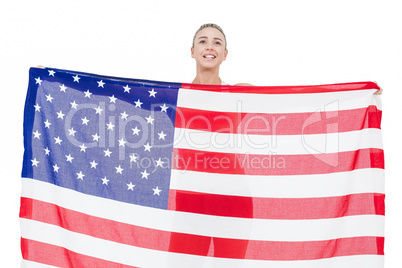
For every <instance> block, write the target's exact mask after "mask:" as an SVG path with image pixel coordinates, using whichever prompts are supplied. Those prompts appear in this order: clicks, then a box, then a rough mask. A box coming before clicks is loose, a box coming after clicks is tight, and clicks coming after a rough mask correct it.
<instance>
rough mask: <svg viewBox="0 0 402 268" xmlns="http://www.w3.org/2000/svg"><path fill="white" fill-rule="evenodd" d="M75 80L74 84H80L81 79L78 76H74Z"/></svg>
mask: <svg viewBox="0 0 402 268" xmlns="http://www.w3.org/2000/svg"><path fill="white" fill-rule="evenodd" d="M73 78H74V82H77V83H79V82H80V79H81V77H78V74H77V75H76V76H73Z"/></svg>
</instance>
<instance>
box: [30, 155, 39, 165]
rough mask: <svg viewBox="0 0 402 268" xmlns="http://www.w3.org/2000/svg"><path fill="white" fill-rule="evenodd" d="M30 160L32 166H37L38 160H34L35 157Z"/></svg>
mask: <svg viewBox="0 0 402 268" xmlns="http://www.w3.org/2000/svg"><path fill="white" fill-rule="evenodd" d="M31 162H32V166H35V167H37V166H38V164H39V161H38V160H36V157H35V158H34V159H32V160H31Z"/></svg>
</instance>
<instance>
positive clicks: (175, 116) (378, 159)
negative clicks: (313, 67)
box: [20, 68, 384, 268]
mask: <svg viewBox="0 0 402 268" xmlns="http://www.w3.org/2000/svg"><path fill="white" fill-rule="evenodd" d="M376 90H378V86H377V85H376V84H375V83H372V82H358V83H344V84H332V85H315V86H282V87H235V86H227V85H225V86H208V85H193V84H181V83H168V82H159V81H149V80H139V79H128V78H117V77H107V76H100V75H95V74H88V73H82V72H75V71H66V70H59V69H50V68H43V69H41V68H31V69H30V73H29V86H28V93H27V99H26V104H25V115H24V147H25V152H24V159H23V170H22V186H23V187H22V197H21V210H20V220H21V236H22V237H21V250H22V257H23V260H22V265H23V266H24V267H270V266H272V267H284V268H296V267H297V268H299V267H302V268H303V267H306V268H307V267H308V268H311V267H313V268H314V267H376V268H377V267H383V262H384V261H383V255H384V249H383V248H384V156H383V150H382V140H381V130H380V123H381V115H382V112H381V103H380V99H379V97H378V96H376V95H374V94H373V93H374V92H375V91H376Z"/></svg>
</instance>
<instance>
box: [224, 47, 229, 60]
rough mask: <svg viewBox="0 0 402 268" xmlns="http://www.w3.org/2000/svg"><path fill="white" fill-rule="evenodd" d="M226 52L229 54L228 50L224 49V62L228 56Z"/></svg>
mask: <svg viewBox="0 0 402 268" xmlns="http://www.w3.org/2000/svg"><path fill="white" fill-rule="evenodd" d="M228 52H229V50H227V49H226V51H225V53H224V54H223V55H224V57H223V60H226V57H227V56H228Z"/></svg>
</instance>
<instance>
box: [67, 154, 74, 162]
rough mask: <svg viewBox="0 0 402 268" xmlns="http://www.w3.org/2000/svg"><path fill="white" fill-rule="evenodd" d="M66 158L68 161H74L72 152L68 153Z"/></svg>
mask: <svg viewBox="0 0 402 268" xmlns="http://www.w3.org/2000/svg"><path fill="white" fill-rule="evenodd" d="M66 158H67V160H66V161H67V162H70V163H72V162H73V159H74V157H72V156H71V154H69V155H66Z"/></svg>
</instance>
